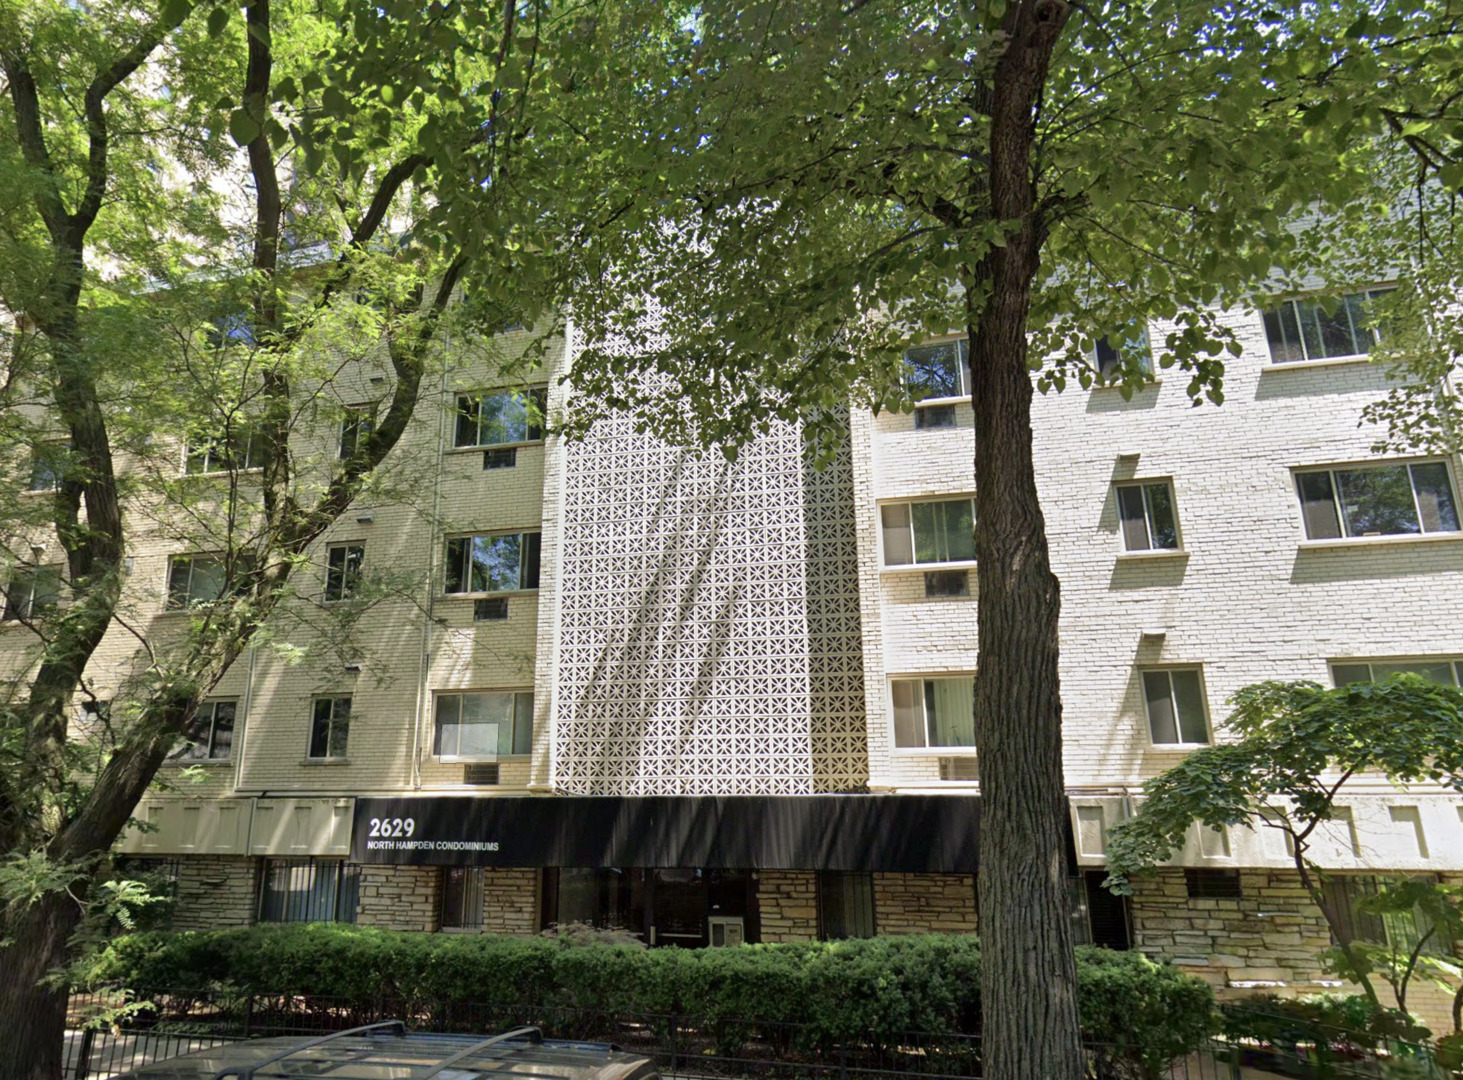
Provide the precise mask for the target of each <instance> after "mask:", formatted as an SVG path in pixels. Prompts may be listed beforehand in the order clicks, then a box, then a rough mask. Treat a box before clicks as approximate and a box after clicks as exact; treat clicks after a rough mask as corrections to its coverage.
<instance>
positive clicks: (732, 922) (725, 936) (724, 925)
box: [706, 915, 747, 949]
mask: <svg viewBox="0 0 1463 1080" xmlns="http://www.w3.org/2000/svg"><path fill="white" fill-rule="evenodd" d="M746 924H747V921H746V920H745V919H743V918H742V917H741V916H740V915H712V916H710V917H709V918H707V920H706V940H707V941H708V942H710V944H711V947H712V948H713V949H719V948H723V947H725V946H727V945H740V944H742V943H743V942H745V941H746V940H747V925H746Z"/></svg>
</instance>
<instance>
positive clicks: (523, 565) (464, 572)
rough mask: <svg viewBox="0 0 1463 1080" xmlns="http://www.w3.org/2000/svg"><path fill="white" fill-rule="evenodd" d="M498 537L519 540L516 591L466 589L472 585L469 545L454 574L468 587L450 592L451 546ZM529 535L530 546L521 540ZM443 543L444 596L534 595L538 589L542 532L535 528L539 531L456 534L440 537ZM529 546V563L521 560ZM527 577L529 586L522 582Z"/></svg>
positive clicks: (541, 562) (518, 530)
mask: <svg viewBox="0 0 1463 1080" xmlns="http://www.w3.org/2000/svg"><path fill="white" fill-rule="evenodd" d="M500 536H516V537H518V538H519V541H518V587H517V588H514V589H472V588H471V587H470V586H471V585H472V563H471V558H472V550H473V548H472V546H469V547H468V548H467V549H466V552H465V554H464V555H463V556H461V558H463V559H465V560H467V561H466V562H465V563H464V564H463V565H462V566H461V567H460V568H459V569H458V570H457V571H456V574H457V580H458V581H460V582H462V583H463V584H465V585H467V586H469V588H465V589H458V590H454V589H451V588H449V586H450V585H451V583H452V580H453V574H454V571H453V569H452V561H453V560H452V545H453V544H460V543H462V542H463V541H476V540H479V539H493V538H496V537H500ZM529 536H532V537H534V538H535V539H534V541H533V543H532V544H531V545H530V544H529V542H528V541H527V540H526V539H524V538H525V537H529ZM444 544H445V546H444V548H443V557H442V595H443V596H444V597H469V598H477V597H485V596H511V595H513V594H514V593H525V592H537V591H538V589H539V582H540V581H541V580H542V577H543V529H542V528H539V529H516V530H500V531H493V532H477V533H460V534H458V535H455V536H447V537H445V538H444ZM530 547H531V548H532V550H533V557H532V559H531V560H525V559H524V553H525V551H527V550H528V549H529V548H530ZM530 564H531V565H532V567H533V573H532V574H531V575H530V574H529V573H528V566H529V565H530ZM530 577H531V579H532V584H526V583H525V582H527V581H528V580H529V579H530Z"/></svg>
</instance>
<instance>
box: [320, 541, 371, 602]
mask: <svg viewBox="0 0 1463 1080" xmlns="http://www.w3.org/2000/svg"><path fill="white" fill-rule="evenodd" d="M365 558H366V545H364V544H331V545H330V546H329V547H327V548H326V549H325V600H326V602H327V603H330V602H333V601H336V600H350V599H353V598H354V597H355V595H356V592H357V591H358V590H359V589H360V585H361V563H362V562H363V561H364V560H365Z"/></svg>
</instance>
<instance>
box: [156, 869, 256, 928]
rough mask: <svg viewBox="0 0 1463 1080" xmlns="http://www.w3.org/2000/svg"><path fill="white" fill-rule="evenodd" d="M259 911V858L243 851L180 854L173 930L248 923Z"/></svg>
mask: <svg viewBox="0 0 1463 1080" xmlns="http://www.w3.org/2000/svg"><path fill="white" fill-rule="evenodd" d="M258 913H259V862H258V860H256V859H251V858H249V857H247V856H243V855H198V856H193V855H188V856H180V857H179V859H178V903H177V906H176V907H175V908H174V911H173V919H172V928H173V929H174V930H218V929H221V928H223V927H226V926H248V925H250V924H251V923H253V922H254V920H255V917H256V916H257V915H258Z"/></svg>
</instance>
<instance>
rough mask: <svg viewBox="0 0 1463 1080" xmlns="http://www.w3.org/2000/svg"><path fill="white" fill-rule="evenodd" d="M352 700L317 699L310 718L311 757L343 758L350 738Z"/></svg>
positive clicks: (336, 698)
mask: <svg viewBox="0 0 1463 1080" xmlns="http://www.w3.org/2000/svg"><path fill="white" fill-rule="evenodd" d="M350 722H351V699H350V698H348V697H334V698H316V699H315V705H314V708H313V711H312V715H311V718H310V756H311V757H312V758H343V757H345V750H346V743H347V741H348V739H349V736H350Z"/></svg>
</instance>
